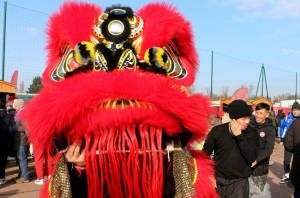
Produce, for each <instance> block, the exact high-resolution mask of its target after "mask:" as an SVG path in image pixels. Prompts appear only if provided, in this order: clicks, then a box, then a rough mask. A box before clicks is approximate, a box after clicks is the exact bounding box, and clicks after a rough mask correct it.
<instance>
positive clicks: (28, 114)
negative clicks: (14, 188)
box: [21, 2, 218, 198]
mask: <svg viewBox="0 0 300 198" xmlns="http://www.w3.org/2000/svg"><path fill="white" fill-rule="evenodd" d="M47 34H48V45H47V48H46V49H47V50H48V57H47V67H46V69H45V71H44V73H43V85H44V88H43V90H42V91H41V92H40V95H38V96H36V97H35V98H33V99H32V100H31V101H30V102H29V103H28V104H27V105H26V107H25V108H24V110H23V112H22V114H21V118H23V119H25V120H26V123H27V126H28V128H29V136H30V142H32V143H34V144H36V147H38V149H47V148H48V147H53V145H54V142H58V143H59V144H58V145H60V146H61V145H65V146H61V148H60V149H61V150H63V149H65V148H66V147H67V145H70V144H72V143H74V142H79V141H80V142H83V147H84V148H85V163H86V171H85V174H86V183H87V189H88V197H89V198H92V197H112V198H115V197H118V198H122V197H149V198H156V197H201V198H203V197H218V195H217V194H216V192H215V189H214V186H213V182H212V180H211V177H213V175H214V171H213V167H212V166H211V165H212V162H211V161H210V160H209V158H208V157H207V156H206V154H204V153H203V152H197V151H195V150H193V149H191V148H190V147H189V144H188V141H189V140H190V139H191V137H192V135H193V134H197V136H198V137H200V138H204V137H205V132H206V131H207V126H208V118H207V115H208V114H209V113H210V112H211V111H212V109H211V108H210V107H209V105H210V103H209V99H208V98H206V97H204V96H202V95H200V94H195V95H191V94H190V93H189V91H188V89H187V88H186V87H189V86H191V85H192V83H193V81H194V78H195V72H196V70H197V66H198V55H197V53H196V50H195V47H194V43H193V35H192V30H191V24H190V22H189V21H187V20H186V19H185V18H184V17H183V15H182V14H181V13H179V12H178V11H177V9H176V8H174V7H173V6H172V5H169V4H166V3H150V4H148V5H145V6H144V7H142V8H141V9H139V10H138V11H137V12H133V10H132V9H131V8H129V7H121V6H113V7H111V8H107V9H106V10H105V11H104V12H103V10H102V8H101V7H98V6H97V5H94V4H87V3H78V2H77V3H76V2H67V3H64V4H63V5H62V6H61V7H60V11H59V12H56V13H54V14H53V15H52V16H51V17H50V20H49V23H48V28H47ZM37 106H43V107H42V108H36V107H37ZM56 145H57V144H56ZM58 147H59V146H56V148H58ZM56 157H57V162H56V164H55V165H54V169H55V170H54V172H53V174H52V177H51V180H50V182H48V183H47V184H45V185H44V189H43V190H42V192H41V194H40V195H41V196H42V197H69V198H70V197H75V196H76V195H75V194H73V195H72V190H73V189H72V181H73V179H72V176H71V177H70V173H69V172H70V168H68V164H67V162H66V161H65V159H64V155H63V154H62V152H59V153H58V154H57V156H56ZM45 186H46V187H45Z"/></svg>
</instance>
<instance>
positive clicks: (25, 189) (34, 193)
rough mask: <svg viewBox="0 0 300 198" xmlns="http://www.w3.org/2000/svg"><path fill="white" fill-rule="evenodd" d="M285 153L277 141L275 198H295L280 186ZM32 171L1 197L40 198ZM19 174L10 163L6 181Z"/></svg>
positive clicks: (4, 188) (1, 190)
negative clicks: (28, 176) (27, 179)
mask: <svg viewBox="0 0 300 198" xmlns="http://www.w3.org/2000/svg"><path fill="white" fill-rule="evenodd" d="M283 151H284V147H283V146H281V145H279V140H276V143H275V148H274V151H273V154H272V156H271V160H272V161H274V164H273V165H272V166H270V172H269V175H268V182H269V184H270V186H271V193H272V197H273V198H293V197H294V196H293V192H294V189H293V188H290V187H288V186H287V184H279V181H280V179H281V178H282V176H283V174H284V171H283ZM29 168H30V169H31V170H30V182H29V183H23V184H15V183H14V182H13V181H9V182H8V183H7V184H4V185H0V197H1V198H35V197H38V193H39V191H40V189H41V187H42V186H41V185H36V184H35V183H34V181H35V180H36V173H35V170H34V160H30V161H29ZM17 174H18V166H17V164H16V162H15V161H10V162H8V164H7V168H6V179H7V180H11V178H13V177H16V176H17Z"/></svg>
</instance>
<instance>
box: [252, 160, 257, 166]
mask: <svg viewBox="0 0 300 198" xmlns="http://www.w3.org/2000/svg"><path fill="white" fill-rule="evenodd" d="M256 164H257V161H256V160H255V161H254V162H253V163H252V165H251V168H252V167H254V166H255V165H256Z"/></svg>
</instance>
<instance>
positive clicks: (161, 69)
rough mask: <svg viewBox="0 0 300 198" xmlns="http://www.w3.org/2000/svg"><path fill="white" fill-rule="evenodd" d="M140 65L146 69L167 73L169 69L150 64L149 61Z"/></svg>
mask: <svg viewBox="0 0 300 198" xmlns="http://www.w3.org/2000/svg"><path fill="white" fill-rule="evenodd" d="M139 67H140V68H141V69H142V70H144V71H148V72H154V73H157V74H163V75H167V71H166V70H165V69H163V68H161V67H156V66H155V65H153V66H150V65H148V64H147V63H139Z"/></svg>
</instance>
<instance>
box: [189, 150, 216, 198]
mask: <svg viewBox="0 0 300 198" xmlns="http://www.w3.org/2000/svg"><path fill="white" fill-rule="evenodd" d="M190 152H191V154H192V155H193V156H194V157H195V160H196V164H197V175H198V176H197V180H196V182H195V183H194V187H195V190H196V192H197V195H196V196H194V197H197V198H218V197H219V195H218V194H217V192H216V190H215V188H214V184H213V181H212V180H211V179H214V178H215V171H214V168H213V165H214V162H213V161H212V160H210V159H209V157H207V155H206V153H204V151H196V150H190Z"/></svg>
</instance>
